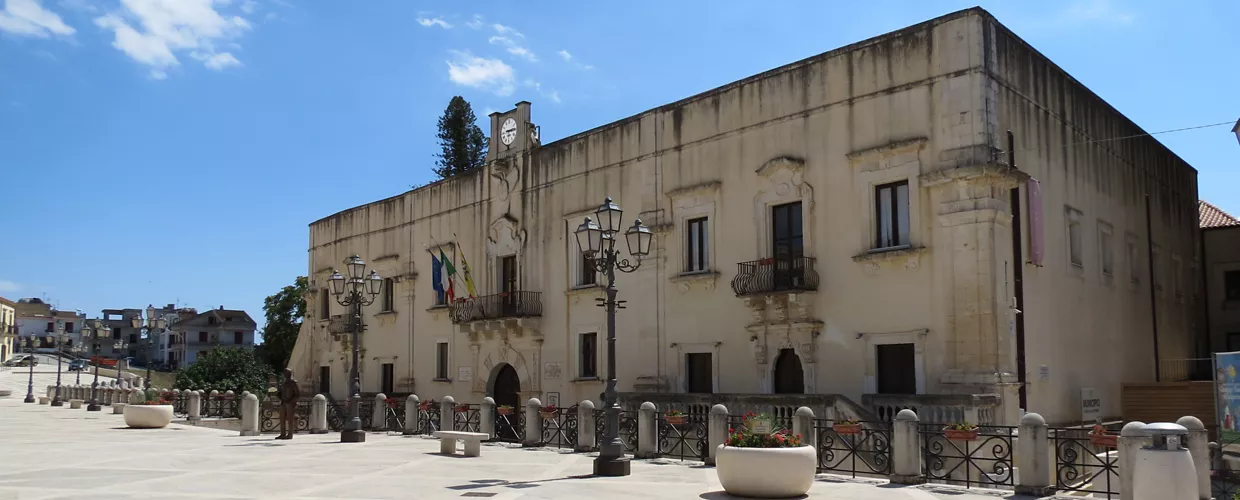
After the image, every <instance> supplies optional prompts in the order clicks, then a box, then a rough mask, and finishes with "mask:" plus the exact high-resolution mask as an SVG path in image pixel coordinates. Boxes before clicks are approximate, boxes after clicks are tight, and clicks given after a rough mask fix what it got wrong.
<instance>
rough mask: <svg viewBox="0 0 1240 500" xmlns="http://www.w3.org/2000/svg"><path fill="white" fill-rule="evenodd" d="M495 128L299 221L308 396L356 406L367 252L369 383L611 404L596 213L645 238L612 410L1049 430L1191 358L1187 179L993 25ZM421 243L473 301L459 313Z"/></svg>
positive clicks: (942, 25)
mask: <svg viewBox="0 0 1240 500" xmlns="http://www.w3.org/2000/svg"><path fill="white" fill-rule="evenodd" d="M490 124H491V130H490V133H489V136H490V141H491V142H490V147H489V150H488V154H487V164H486V166H485V167H482V168H480V169H478V170H477V171H475V172H472V173H467V174H463V175H459V176H456V177H453V178H450V179H446V180H443V181H440V182H436V183H433V184H430V185H427V186H423V187H420V188H417V189H415V190H412V191H409V192H407V193H404V194H401V195H398V196H394V197H391V198H388V199H384V200H379V201H376V202H373V203H370V204H367V205H363V206H360V207H355V208H351V209H348V210H345V211H342V212H340V213H337V214H334V215H331V216H328V217H326V218H324V219H321V220H319V221H315V222H314V223H312V224H311V225H310V228H309V232H310V243H309V266H308V272H309V278H310V288H311V289H310V291H309V293H308V294H307V297H306V305H307V309H306V318H305V321H304V322H303V323H302V327H301V331H300V334H299V337H298V340H297V346H296V348H295V349H294V352H293V355H292V358H291V360H290V363H289V366H290V367H291V368H293V369H294V371H295V373H296V374H297V376H298V378H299V379H301V380H302V381H304V382H305V383H306V385H307V387H308V388H310V389H311V390H313V391H327V392H331V393H332V394H334V395H335V396H336V397H337V398H343V397H344V396H345V395H346V393H347V384H348V376H347V374H348V372H349V368H350V367H349V364H350V363H351V356H350V352H351V346H350V345H349V342H350V337H349V335H343V333H344V332H345V329H343V328H342V325H343V321H342V315H343V314H344V313H345V312H346V310H345V308H344V307H341V306H340V305H338V304H337V303H336V302H335V300H334V299H333V298H332V297H331V296H330V295H329V293H328V286H329V284H328V279H327V278H328V276H329V275H330V274H331V273H332V271H333V269H340V270H341V272H346V271H345V268H344V266H343V264H342V261H343V260H344V259H345V258H347V257H348V256H350V255H352V254H357V255H360V256H362V257H363V258H364V259H365V260H366V262H367V263H368V264H369V266H370V267H371V268H373V269H374V270H376V271H378V273H379V274H380V275H382V277H383V278H384V280H385V281H384V283H383V286H382V290H383V292H382V294H381V296H380V297H377V298H376V300H375V302H374V304H372V305H370V306H367V307H365V308H364V310H363V317H364V319H365V323H366V332H365V334H363V335H362V336H361V342H362V345H361V346H360V347H361V349H362V351H363V353H364V354H363V355H362V356H361V359H362V362H361V365H360V366H359V369H360V372H361V383H362V390H363V392H365V393H367V394H373V393H376V392H383V393H385V394H387V395H389V396H391V395H394V394H405V393H410V392H416V393H417V394H418V395H420V396H421V397H423V398H424V399H435V400H438V399H440V398H442V397H443V396H445V395H452V396H454V397H455V398H456V400H457V401H469V402H475V403H476V402H478V401H480V400H481V399H482V398H483V397H484V396H491V397H493V398H494V399H495V401H496V402H497V403H498V404H509V405H517V404H520V402H522V401H525V400H526V398H530V397H538V398H541V400H542V401H543V402H548V401H551V402H558V404H561V405H564V406H568V405H571V404H573V403H575V402H577V401H581V400H584V399H592V400H595V401H596V404H599V402H598V401H597V398H598V397H599V394H600V393H601V392H602V391H603V389H604V379H605V377H606V376H607V373H606V372H605V371H604V368H603V367H605V366H607V358H606V356H607V351H606V341H605V335H606V333H605V332H606V331H605V325H604V321H605V317H604V313H603V311H602V310H601V309H599V308H598V307H596V300H599V299H600V298H601V297H603V296H604V293H603V289H602V288H601V287H600V284H601V283H603V282H604V281H603V280H602V279H601V278H600V277H598V276H596V274H595V273H594V272H593V270H592V269H591V266H590V261H589V260H588V259H586V258H584V256H583V255H582V254H581V253H580V252H579V250H578V247H577V243H576V239H575V237H574V235H573V231H574V229H575V228H577V226H578V225H580V224H581V223H582V220H583V218H584V217H586V216H591V217H593V213H592V212H593V211H594V210H595V208H596V207H598V206H599V204H600V203H601V202H602V200H603V198H604V197H606V196H610V197H612V198H614V200H615V202H616V203H617V204H619V205H620V206H621V207H622V208H623V209H625V210H626V212H625V217H624V219H623V221H622V222H623V224H624V225H626V226H627V225H629V224H632V221H633V218H634V217H640V218H641V220H642V221H644V223H645V224H646V225H648V226H649V227H650V228H651V229H652V230H653V231H654V233H655V241H654V248H653V250H652V251H651V255H650V256H649V257H648V258H646V259H645V260H644V262H643V263H642V266H641V268H640V269H638V270H637V271H636V272H634V273H632V274H621V273H617V274H620V276H618V278H617V280H618V281H617V286H618V288H619V299H620V300H624V301H627V302H626V304H625V306H626V309H623V310H621V311H620V312H619V314H618V321H617V332H616V333H617V337H618V339H619V340H618V342H617V358H618V359H617V363H616V364H617V365H618V366H619V367H620V370H621V371H620V373H619V377H618V378H619V388H620V390H621V391H628V392H662V393H689V394H709V393H730V394H781V395H783V397H786V398H788V399H787V403H788V404H787V405H785V406H787V407H790V408H796V407H797V406H799V404H800V402H803V401H808V399H805V398H806V396H801V395H806V394H808V395H835V396H837V397H836V398H834V399H832V400H833V401H836V402H837V403H835V404H836V405H837V408H839V409H840V410H841V411H843V413H840V414H842V415H858V416H862V417H863V418H865V419H869V418H890V417H891V415H892V414H894V412H895V411H896V410H898V409H899V408H904V407H914V408H918V409H919V411H926V412H927V413H926V416H925V417H923V418H927V419H940V418H944V416H946V418H954V419H957V420H953V421H959V419H963V418H968V419H969V420H970V421H974V422H980V423H994V424H1006V425H1016V424H1017V421H1018V420H1019V418H1020V416H1021V410H1022V409H1024V410H1028V411H1032V412H1038V413H1040V414H1042V415H1043V416H1044V417H1046V419H1047V420H1048V421H1050V422H1051V423H1055V424H1058V423H1067V422H1079V421H1080V418H1081V405H1080V394H1081V390H1082V389H1085V388H1090V389H1093V390H1094V391H1095V393H1096V394H1097V396H1098V398H1099V399H1101V406H1102V408H1101V413H1102V415H1103V416H1104V417H1118V416H1121V415H1120V413H1121V406H1120V399H1121V398H1120V394H1121V387H1122V385H1123V384H1125V383H1129V382H1151V381H1154V380H1155V378H1156V374H1158V373H1159V371H1158V370H1159V362H1158V360H1159V359H1160V358H1161V359H1186V358H1192V357H1195V356H1197V355H1200V353H1199V352H1197V351H1198V349H1197V346H1196V345H1195V339H1194V320H1195V319H1196V318H1197V315H1198V308H1197V305H1196V304H1195V301H1196V300H1197V298H1196V297H1197V294H1195V293H1192V291H1191V290H1189V289H1188V287H1189V286H1191V283H1192V280H1191V279H1189V278H1187V277H1186V276H1189V275H1190V274H1189V273H1191V272H1192V271H1191V270H1192V269H1195V266H1196V265H1198V264H1199V263H1198V262H1197V256H1198V252H1197V240H1198V227H1197V210H1196V204H1197V173H1196V171H1195V170H1194V169H1193V168H1192V167H1191V166H1189V165H1188V164H1186V163H1185V162H1184V161H1183V160H1181V159H1180V158H1179V157H1177V156H1176V155H1175V154H1174V153H1172V152H1171V151H1170V150H1168V149H1167V148H1166V147H1164V146H1163V145H1162V144H1161V143H1159V141H1157V140H1156V139H1154V138H1152V137H1149V136H1145V132H1144V131H1143V130H1142V129H1141V128H1139V127H1138V126H1137V125H1136V124H1134V123H1133V122H1132V121H1131V120H1129V119H1128V118H1126V117H1125V116H1124V115H1123V114H1121V113H1120V112H1119V111H1117V110H1115V109H1114V108H1112V107H1111V106H1110V105H1108V104H1107V103H1106V102H1105V101H1104V100H1103V99H1102V98H1101V97H1099V96H1097V95H1095V94H1094V93H1093V92H1091V91H1090V90H1089V89H1087V88H1086V87H1085V86H1084V85H1082V84H1081V83H1080V82H1078V81H1077V80H1075V79H1074V78H1072V76H1071V75H1069V74H1067V73H1066V72H1065V71H1064V70H1063V69H1061V68H1059V67H1058V66H1056V65H1055V64H1054V63H1053V62H1051V61H1049V60H1048V59H1046V58H1045V57H1044V56H1043V55H1041V54H1040V53H1039V52H1038V51H1037V50H1035V49H1034V48H1033V47H1031V46H1029V45H1028V44H1027V43H1026V42H1024V41H1023V40H1021V39H1020V38H1019V37H1017V36H1016V35H1015V34H1014V33H1013V32H1011V31H1010V30H1008V29H1007V28H1006V27H1004V26H1003V25H1002V24H1000V23H999V22H998V21H996V20H995V19H994V18H993V17H992V16H991V15H990V14H989V13H987V12H986V11H984V10H982V9H980V8H973V9H969V10H965V11H960V12H956V13H953V14H949V15H946V16H943V17H940V18H936V19H933V20H930V21H927V22H924V23H921V24H918V25H915V26H911V27H908V28H905V29H902V30H899V31H896V32H893V33H888V34H886V35H882V36H879V37H876V38H872V39H869V40H864V41H861V42H858V43H855V44H852V45H849V46H846V47H843V48H840V49H837V50H833V51H830V52H826V53H824V54H820V55H817V56H813V57H810V58H808V59H805V60H802V61H798V62H794V63H791V64H788V65H786V66H783V67H780V68H776V69H773V70H770V71H767V72H764V73H761V74H759V75H755V76H752V77H748V78H745V79H743V80H740V81H737V82H733V83H729V84H727V85H724V86H722V87H719V88H716V89H713V90H709V91H706V92H703V93H701V94H698V95H695V96H691V97H687V98H685V99H683V100H680V101H678V102H675V103H672V104H668V105H665V106H662V107H659V108H656V109H652V110H649V111H645V112H642V113H639V114H637V115H634V116H632V117H629V118H625V119H622V120H620V121H617V122H614V123H610V124H606V125H603V126H600V127H598V128H595V129H592V130H588V131H584V132H581V133H577V134H575V135H570V136H568V137H566V138H564V139H561V140H558V141H555V142H552V143H549V144H542V143H541V141H540V136H541V134H540V133H539V128H538V126H537V125H536V124H535V123H534V122H533V116H532V114H531V104H530V103H529V102H524V101H522V102H519V103H517V104H516V107H515V109H511V110H506V111H501V112H496V113H492V114H491V115H490ZM1006 131H1011V133H1012V139H1011V140H1010V141H1009V138H1008V135H1007V134H1006ZM1120 137H1122V138H1127V139H1126V140H1123V141H1115V140H1112V139H1114V138H1120ZM1147 211H1148V213H1149V214H1150V217H1148V218H1147V215H1146V214H1147ZM1147 228H1149V229H1147ZM618 246H619V247H620V248H623V247H624V245H623V243H621V244H619V245H618ZM428 249H429V250H430V251H431V252H432V253H433V254H434V255H435V256H436V257H438V256H439V255H441V253H440V252H442V254H443V255H445V256H446V257H447V259H449V260H450V261H451V262H452V265H453V266H454V267H455V269H456V270H457V272H463V270H464V266H463V265H462V264H463V261H464V260H466V259H467V260H468V263H469V264H470V266H471V267H472V277H473V280H474V281H475V283H476V284H477V288H478V292H477V293H478V295H479V297H476V298H474V299H472V300H465V301H463V302H461V303H457V304H446V303H445V300H444V296H443V294H442V293H438V292H436V291H435V290H434V287H433V285H432V283H431V282H432V281H433V280H432V277H433V276H442V273H439V272H437V271H436V270H434V269H432V268H431V259H432V257H431V256H429V255H427V250H428ZM1150 269H1153V272H1150ZM1220 286H1222V285H1220ZM462 289H463V287H461V286H459V285H458V286H457V287H456V290H458V293H457V295H458V296H465V295H467V294H465V293H463V292H462V291H461V290H462ZM1151 303H1153V304H1155V306H1154V307H1155V308H1156V311H1157V322H1156V324H1155V320H1154V318H1153V314H1152V311H1151ZM186 330H187V331H189V332H190V333H189V335H190V337H191V340H193V331H194V329H193V328H186ZM200 338H201V337H200ZM1155 346H1157V347H1155ZM1156 349H1157V351H1156ZM640 397H642V396H640V395H638V396H634V398H635V399H636V398H640ZM798 398H801V399H798ZM824 399H830V398H818V399H817V400H818V401H821V400H824ZM937 410H942V411H943V412H945V413H942V414H941V415H942V416H932V415H933V413H932V412H933V411H937ZM946 412H958V413H946ZM932 421H942V420H932Z"/></svg>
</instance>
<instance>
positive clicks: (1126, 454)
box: [1117, 421, 1148, 500]
mask: <svg viewBox="0 0 1240 500" xmlns="http://www.w3.org/2000/svg"><path fill="white" fill-rule="evenodd" d="M1142 427H1145V422H1136V421H1133V422H1128V423H1127V424H1124V428H1123V429H1121V430H1120V431H1119V439H1118V440H1117V441H1118V442H1119V445H1118V448H1119V498H1120V500H1132V499H1133V491H1132V469H1133V467H1134V466H1135V465H1136V463H1137V451H1140V450H1141V447H1142V446H1145V443H1146V441H1148V438H1147V437H1146V435H1145V432H1143V431H1142V430H1141V428H1142Z"/></svg>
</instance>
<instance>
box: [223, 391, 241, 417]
mask: <svg viewBox="0 0 1240 500" xmlns="http://www.w3.org/2000/svg"><path fill="white" fill-rule="evenodd" d="M238 403H239V401H237V395H236V394H233V391H232V389H229V390H227V391H224V402H222V403H220V418H237V417H239V416H240V415H237V410H238V409H239V407H240V405H239V404H238Z"/></svg>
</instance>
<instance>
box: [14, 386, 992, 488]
mask: <svg viewBox="0 0 1240 500" xmlns="http://www.w3.org/2000/svg"><path fill="white" fill-rule="evenodd" d="M54 376H55V375H54V374H53V377H54ZM10 382H12V380H3V379H0V388H5V387H4V385H6V384H7V383H10ZM36 382H37V381H36ZM21 385H22V387H21V389H22V392H23V393H24V391H25V379H24V378H23V379H22V380H21ZM15 395H16V394H15ZM23 395H24V394H23ZM122 418H123V417H122V416H121V415H113V414H111V412H110V411H109V409H107V408H105V409H104V411H102V412H98V413H94V412H91V413H88V412H86V411H85V410H71V409H69V408H68V406H65V407H63V408H53V407H49V406H41V405H31V404H23V403H22V402H21V397H8V398H0V431H2V432H3V434H4V436H5V437H4V438H3V440H2V441H0V442H2V443H3V446H2V447H0V499H5V500H7V499H69V498H84V497H90V498H108V499H110V500H125V499H144V500H146V499H180V498H185V499H189V498H198V499H215V498H260V499H265V498H280V499H294V498H301V499H343V498H351V499H396V498H417V499H440V498H445V499H446V498H470V497H475V498H494V499H500V500H502V499H516V498H528V499H586V498H590V499H609V498H626V499H628V498H642V499H665V498H666V499H695V498H702V499H712V500H714V499H726V498H732V497H730V496H729V495H727V494H725V493H724V492H723V491H722V488H720V487H719V481H718V479H716V476H715V471H714V469H713V468H709V467H705V466H702V465H700V464H697V465H693V464H692V463H680V462H676V461H666V460H655V461H650V460H638V461H634V462H633V466H632V467H633V474H632V475H631V476H629V477H624V478H592V477H588V476H587V475H588V474H589V473H590V471H591V456H590V455H587V454H578V453H567V452H560V451H556V450H550V449H533V448H531V449H521V448H511V447H507V446H501V445H487V446H484V447H483V448H482V456H481V457H479V458H463V457H461V456H459V455H458V456H456V457H448V456H442V455H439V454H438V448H439V445H438V442H437V441H435V440H433V439H427V438H422V437H404V436H400V435H396V434H392V435H388V434H378V433H372V434H370V435H369V436H368V437H367V442H366V443H363V444H342V443H338V442H337V441H338V440H339V437H338V435H336V434H326V435H309V434H298V435H297V436H296V438H295V439H294V440H292V441H274V440H273V439H272V436H270V435H264V436H262V437H240V436H238V435H237V433H236V432H233V431H223V430H217V429H207V428H202V427H190V426H182V425H176V424H174V425H172V426H170V427H168V428H166V429H155V430H135V429H127V428H125V426H124V423H123V420H122ZM986 493H987V492H986V491H982V490H971V491H967V492H966V491H965V490H961V489H951V490H944V489H943V488H935V487H929V486H921V487H901V486H895V485H889V484H887V483H886V482H885V481H877V480H853V479H847V478H842V477H839V476H832V475H820V476H819V477H818V481H817V482H816V483H815V484H814V487H813V489H811V490H810V496H809V497H810V498H814V499H855V500H904V499H910V500H914V499H915V500H934V499H940V498H944V499H946V498H951V499H955V500H981V499H995V498H998V497H999V496H1000V495H1002V494H1001V493H998V492H990V493H992V494H986ZM492 494H493V495H492ZM1009 498H1011V497H1009Z"/></svg>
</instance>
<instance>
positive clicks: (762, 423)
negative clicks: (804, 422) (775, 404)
mask: <svg viewBox="0 0 1240 500" xmlns="http://www.w3.org/2000/svg"><path fill="white" fill-rule="evenodd" d="M770 421H771V418H770V417H769V416H766V415H758V414H755V413H753V412H750V413H746V414H745V417H744V423H745V425H742V426H741V427H740V429H736V428H729V429H728V439H727V441H726V442H725V443H724V445H725V446H735V447H737V448H795V447H798V446H801V435H800V434H792V433H791V432H790V431H789V430H788V429H783V428H774V427H772V426H770ZM768 429H769V430H770V431H771V432H770V433H769V434H763V433H761V432H762V431H764V430H768ZM755 431H757V432H755Z"/></svg>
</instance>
